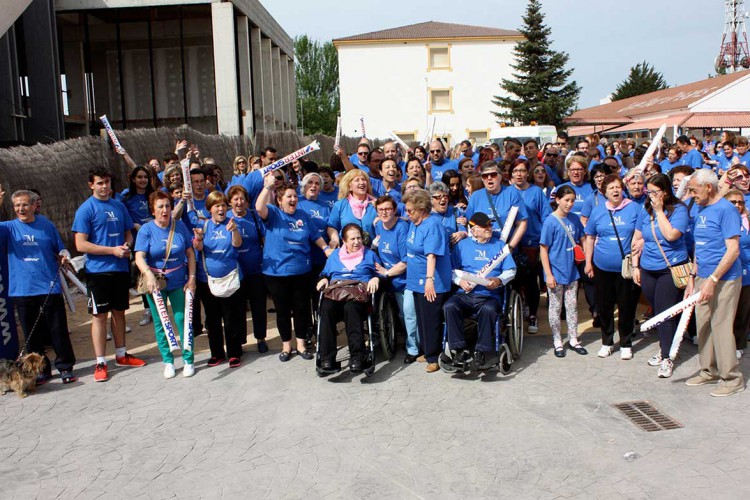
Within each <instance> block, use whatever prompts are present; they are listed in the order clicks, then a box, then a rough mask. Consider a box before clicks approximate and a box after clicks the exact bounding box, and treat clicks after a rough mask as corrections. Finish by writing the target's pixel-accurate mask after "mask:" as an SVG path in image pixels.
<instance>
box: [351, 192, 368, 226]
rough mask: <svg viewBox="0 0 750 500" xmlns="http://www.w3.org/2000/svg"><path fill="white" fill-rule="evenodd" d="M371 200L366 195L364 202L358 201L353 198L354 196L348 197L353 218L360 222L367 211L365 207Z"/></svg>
mask: <svg viewBox="0 0 750 500" xmlns="http://www.w3.org/2000/svg"><path fill="white" fill-rule="evenodd" d="M372 200H373V198H372V197H371V196H370V195H369V194H368V195H367V198H365V199H364V201H359V200H358V199H357V198H355V197H354V195H352V194H350V195H349V206H350V207H351V208H352V213H353V214H354V217H356V218H357V219H359V220H362V217H364V216H365V212H366V211H367V205H369V204H370V202H371V201H372Z"/></svg>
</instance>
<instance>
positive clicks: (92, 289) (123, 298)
mask: <svg viewBox="0 0 750 500" xmlns="http://www.w3.org/2000/svg"><path fill="white" fill-rule="evenodd" d="M88 185H89V189H91V193H92V196H91V197H90V198H88V199H87V200H86V201H84V202H83V204H82V205H81V206H80V207H78V210H77V211H76V215H75V218H74V219H73V233H74V236H75V243H76V249H77V250H78V251H79V252H82V253H84V254H86V281H87V283H86V286H87V289H88V309H89V314H91V315H93V317H94V318H93V320H92V321H91V339H92V341H93V343H94V352H95V354H96V368H95V369H94V380H96V381H97V382H104V381H106V380H107V378H108V376H107V359H106V357H105V356H106V350H107V314H108V313H110V312H111V313H112V336H113V337H114V339H115V362H116V364H117V365H118V366H143V365H145V364H146V362H145V361H143V360H142V359H138V358H136V357H135V356H132V355H130V354H128V353H127V350H126V348H125V311H126V310H127V309H128V308H129V307H130V303H129V294H128V289H129V288H130V263H129V258H130V251H131V248H132V245H133V233H132V232H131V229H133V220H132V219H131V218H130V215H129V214H128V209H127V208H125V205H123V204H122V203H120V202H119V201H117V200H113V199H112V198H111V193H112V178H111V174H110V173H109V171H108V170H107V169H106V168H104V167H94V168H92V169H91V170H89V183H88Z"/></svg>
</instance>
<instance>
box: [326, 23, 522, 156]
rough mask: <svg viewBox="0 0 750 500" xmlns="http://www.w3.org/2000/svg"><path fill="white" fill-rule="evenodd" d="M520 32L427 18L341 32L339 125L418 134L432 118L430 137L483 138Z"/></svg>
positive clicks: (356, 130) (380, 133) (407, 136)
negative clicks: (362, 122)
mask: <svg viewBox="0 0 750 500" xmlns="http://www.w3.org/2000/svg"><path fill="white" fill-rule="evenodd" d="M519 39H522V35H521V34H520V33H519V32H518V31H514V30H506V29H498V28H485V27H480V26H466V25H460V24H449V23H440V22H433V21H430V22H425V23H419V24H413V25H409V26H402V27H398V28H392V29H387V30H383V31H375V32H372V33H364V34H361V35H354V36H349V37H346V38H339V39H336V40H334V41H333V43H334V45H335V46H336V48H337V49H338V54H339V89H340V95H341V120H342V129H343V131H344V133H345V134H346V135H359V134H360V127H359V117H360V115H361V116H363V117H364V120H365V126H366V132H367V136H368V137H380V138H385V137H387V136H388V132H389V131H391V130H392V131H393V132H395V133H396V134H397V135H398V136H399V137H401V139H403V140H405V141H414V140H416V141H421V140H422V139H423V138H424V136H425V134H426V133H427V129H428V127H429V126H430V125H429V124H431V123H432V121H433V118H434V120H435V129H434V134H433V135H435V136H441V137H444V138H445V139H447V140H448V144H451V145H453V144H455V143H456V142H458V141H461V140H463V139H466V138H474V139H476V140H477V141H479V142H484V141H486V140H487V139H488V138H489V133H490V128H491V127H492V126H493V125H495V121H496V120H495V118H494V116H493V115H492V114H491V111H493V110H494V109H495V105H494V104H492V102H491V101H492V98H493V96H495V95H498V94H501V93H502V92H503V91H502V90H501V89H500V86H499V83H500V80H501V79H503V78H510V77H511V76H512V75H511V72H512V69H511V67H510V64H511V63H512V62H513V59H514V56H513V47H514V45H515V44H516V42H517V41H518V40H519Z"/></svg>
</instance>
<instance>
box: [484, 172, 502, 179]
mask: <svg viewBox="0 0 750 500" xmlns="http://www.w3.org/2000/svg"><path fill="white" fill-rule="evenodd" d="M498 175H500V174H499V173H498V172H484V173H482V179H494V178H495V177H497V176H498Z"/></svg>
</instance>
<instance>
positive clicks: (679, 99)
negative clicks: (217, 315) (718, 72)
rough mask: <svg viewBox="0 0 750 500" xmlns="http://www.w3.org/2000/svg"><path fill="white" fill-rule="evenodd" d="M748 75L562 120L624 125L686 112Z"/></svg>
mask: <svg viewBox="0 0 750 500" xmlns="http://www.w3.org/2000/svg"><path fill="white" fill-rule="evenodd" d="M748 75H750V71H740V72H737V73H732V74H729V75H722V76H717V77H715V78H708V79H706V80H701V81H698V82H693V83H688V84H686V85H680V86H678V87H672V88H669V89H664V90H658V91H656V92H651V93H648V94H643V95H639V96H636V97H630V98H628V99H622V100H620V101H615V102H611V103H609V104H602V105H601V106H594V107H591V108H586V109H581V110H579V111H576V112H575V113H573V114H572V115H570V116H569V117H567V118H565V121H566V122H567V123H579V124H594V123H597V124H602V123H623V124H625V123H629V122H632V121H635V120H637V119H638V117H639V116H641V115H652V114H654V113H659V112H665V114H666V113H668V112H675V111H687V110H688V106H689V105H691V104H693V103H695V102H696V101H698V100H700V99H702V98H704V97H706V96H707V95H709V94H711V93H713V92H715V91H717V90H719V89H720V88H722V87H724V86H726V85H729V84H730V83H732V82H734V81H737V80H739V79H740V78H743V77H745V76H748Z"/></svg>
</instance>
